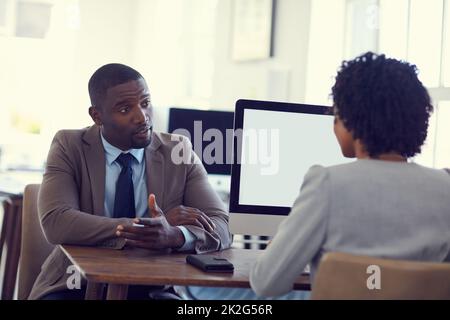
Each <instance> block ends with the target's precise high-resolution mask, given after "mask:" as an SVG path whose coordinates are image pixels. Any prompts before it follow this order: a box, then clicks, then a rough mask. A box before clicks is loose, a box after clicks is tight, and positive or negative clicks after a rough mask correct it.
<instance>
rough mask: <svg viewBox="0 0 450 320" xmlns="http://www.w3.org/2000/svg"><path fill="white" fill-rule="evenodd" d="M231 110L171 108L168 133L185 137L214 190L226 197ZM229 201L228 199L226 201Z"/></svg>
mask: <svg viewBox="0 0 450 320" xmlns="http://www.w3.org/2000/svg"><path fill="white" fill-rule="evenodd" d="M233 120H234V113H233V112H231V111H217V110H199V109H188V108H170V110H169V128H168V131H169V133H177V134H181V135H184V136H186V137H188V138H189V139H190V140H191V142H192V146H193V148H194V151H195V153H196V154H197V156H198V157H199V158H200V160H202V163H203V165H204V167H205V169H206V171H207V172H208V177H209V180H210V182H211V184H212V185H213V187H214V188H215V189H216V190H217V191H223V192H226V193H227V194H228V192H229V190H230V174H231V162H232V145H233ZM227 200H228V199H227Z"/></svg>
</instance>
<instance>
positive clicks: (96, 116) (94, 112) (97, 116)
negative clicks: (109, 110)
mask: <svg viewBox="0 0 450 320" xmlns="http://www.w3.org/2000/svg"><path fill="white" fill-rule="evenodd" d="M89 115H90V116H91V118H92V120H93V121H94V122H95V124H96V125H98V126H101V125H102V124H103V122H102V119H101V113H100V111H99V110H98V108H96V107H92V106H91V107H89Z"/></svg>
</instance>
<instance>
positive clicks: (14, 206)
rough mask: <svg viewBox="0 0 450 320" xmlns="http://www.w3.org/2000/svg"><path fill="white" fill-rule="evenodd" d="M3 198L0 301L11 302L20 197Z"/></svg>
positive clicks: (20, 207) (15, 269)
mask: <svg viewBox="0 0 450 320" xmlns="http://www.w3.org/2000/svg"><path fill="white" fill-rule="evenodd" d="M3 196H4V198H3V201H2V202H3V219H2V220H3V221H2V230H1V236H0V275H1V276H2V278H1V279H0V280H1V299H2V300H12V299H13V297H14V290H15V287H16V278H17V266H18V263H19V256H20V226H21V223H22V222H21V221H22V195H13V194H10V195H3Z"/></svg>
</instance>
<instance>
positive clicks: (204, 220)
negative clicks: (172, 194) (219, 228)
mask: <svg viewBox="0 0 450 320" xmlns="http://www.w3.org/2000/svg"><path fill="white" fill-rule="evenodd" d="M166 219H167V221H168V222H169V223H170V225H172V226H182V225H191V226H197V227H200V228H203V229H205V230H207V231H209V232H213V230H214V229H215V228H216V226H215V224H214V222H212V220H211V219H210V218H209V217H208V216H207V215H206V214H204V213H203V212H201V211H200V210H198V209H196V208H191V207H185V206H178V207H175V208H173V209H171V210H169V211H168V212H167V213H166Z"/></svg>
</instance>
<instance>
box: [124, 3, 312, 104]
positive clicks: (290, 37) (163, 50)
mask: <svg viewBox="0 0 450 320" xmlns="http://www.w3.org/2000/svg"><path fill="white" fill-rule="evenodd" d="M194 2H195V1H193V2H192V1H191V2H189V3H190V4H191V5H192V4H193V3H194ZM276 2H277V8H276V16H275V25H274V28H275V35H274V56H273V57H272V58H270V59H265V60H260V61H253V62H234V61H232V59H231V31H232V3H233V1H232V0H220V1H217V8H216V10H215V19H214V21H215V22H214V28H215V29H214V30H212V32H213V33H214V43H213V48H212V49H213V55H212V60H213V63H214V68H213V69H214V70H213V72H212V78H211V80H210V81H211V82H212V83H211V92H210V93H209V96H208V95H207V94H205V95H203V96H202V97H197V96H196V95H195V92H194V93H192V92H188V91H189V90H188V89H189V88H187V87H188V85H189V83H188V82H189V81H193V80H192V76H193V73H195V71H196V70H192V68H189V64H191V63H192V60H189V59H186V56H189V55H192V53H195V52H198V51H196V50H198V48H196V45H198V43H195V41H197V40H198V34H197V38H195V36H196V34H195V30H192V29H190V28H192V25H193V23H192V20H193V19H194V20H195V19H196V18H195V17H194V18H192V15H193V14H194V15H195V14H199V13H198V12H192V6H187V5H186V4H187V2H186V1H180V0H164V1H161V0H138V1H137V9H136V11H137V15H136V29H135V33H134V34H135V36H134V53H133V55H132V56H133V61H134V63H135V65H136V66H138V67H139V68H140V69H139V70H142V71H143V73H144V74H145V75H146V76H147V78H148V82H149V84H150V86H151V90H152V92H153V96H154V97H153V98H154V99H153V100H154V102H155V104H156V105H157V106H164V105H173V104H178V105H180V104H181V105H189V104H191V105H192V104H195V103H197V104H198V106H199V107H209V108H214V109H233V108H234V104H235V101H236V100H237V99H238V98H254V99H270V100H283V101H294V102H302V101H303V100H304V97H305V79H306V65H307V49H308V34H309V16H310V8H311V1H310V0H278V1H276ZM169 8H170V9H169ZM206 23H207V22H205V24H206ZM205 28H206V26H205ZM204 96H208V97H207V98H206V99H205V98H204Z"/></svg>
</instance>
